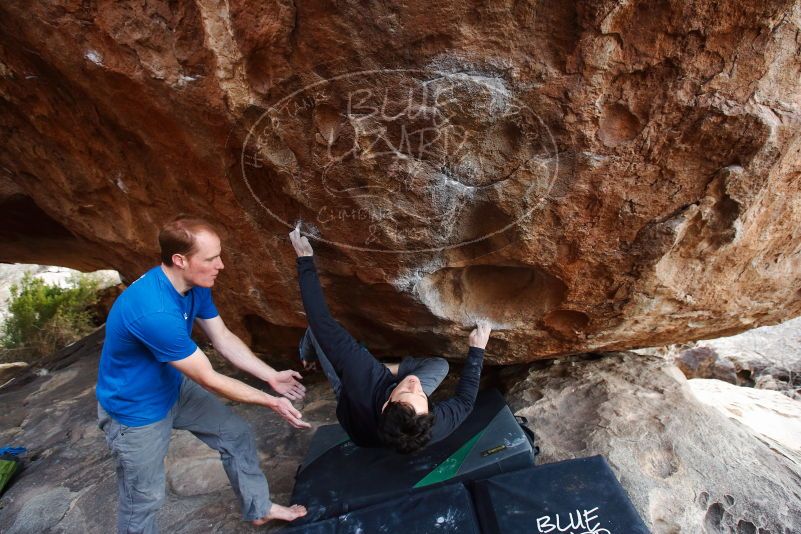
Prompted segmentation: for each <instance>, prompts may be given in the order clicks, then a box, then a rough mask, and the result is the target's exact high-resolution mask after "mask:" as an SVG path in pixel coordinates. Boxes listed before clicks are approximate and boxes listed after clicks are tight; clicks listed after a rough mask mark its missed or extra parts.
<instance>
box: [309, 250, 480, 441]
mask: <svg viewBox="0 0 801 534" xmlns="http://www.w3.org/2000/svg"><path fill="white" fill-rule="evenodd" d="M297 267H298V280H299V283H300V294H301V298H302V299H303V307H304V308H305V310H306V318H307V320H308V322H309V328H311V331H312V333H313V334H314V337H315V338H316V339H317V342H318V343H319V345H320V348H321V349H322V350H323V352H325V355H326V356H327V357H328V360H329V361H330V362H331V365H332V366H333V367H334V370H335V371H336V373H337V375H338V376H339V379H340V381H341V382H342V392H341V393H340V397H339V402H338V403H337V419H339V423H340V424H341V425H342V427H343V428H344V429H345V431H346V432H347V433H348V435H349V436H350V437H351V439H352V440H353V442H354V443H355V444H356V445H358V446H360V447H381V446H382V443H381V441H380V440H379V439H378V421H379V417H380V415H381V410H382V408H383V406H384V403H386V402H387V399H389V394H390V393H391V392H392V389H393V388H394V387H395V386H396V385H397V383H398V380H397V378H396V377H395V376H393V374H392V373H390V372H389V370H388V369H387V368H386V367H385V366H384V365H383V364H382V363H381V362H379V361H378V360H377V359H376V358H375V357H374V356H373V355H372V354H370V352H369V351H368V350H367V349H366V348H364V347H362V346H361V345H360V344H359V343H358V342H357V341H356V340H355V339H354V338H353V337H352V336H351V335H350V334H349V333H348V332H347V331H346V330H345V329H344V328H342V326H341V325H340V324H339V323H338V322H337V321H335V320H334V318H333V317H331V313H330V312H329V310H328V306H327V305H326V303H325V296H324V295H323V290H322V287H320V280H319V278H318V276H317V269H316V267H315V266H314V258H313V257H312V256H304V257H300V258H298V260H297ZM483 361H484V349H480V348H477V347H470V349H469V351H468V352H467V360H466V361H465V365H464V370H463V371H462V376H461V378H460V379H459V384H458V386H457V387H456V394H455V395H454V396H453V397H451V398H449V399H448V400H446V401H443V402H439V403H437V404H436V405H435V406H434V426H433V428H432V429H431V443H434V442H436V441H439V440H441V439H443V438H445V437H447V436H448V435H450V433H451V432H453V431H454V430H455V429H456V428H457V427H458V426H459V425H460V424H461V423H462V421H464V419H465V418H466V417H467V415H468V414H469V413H470V412H471V411H472V410H473V404H474V403H475V401H476V395H477V394H478V384H479V379H480V377H481V367H482V364H483Z"/></svg>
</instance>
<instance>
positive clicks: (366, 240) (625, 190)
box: [0, 0, 801, 363]
mask: <svg viewBox="0 0 801 534" xmlns="http://www.w3.org/2000/svg"><path fill="white" fill-rule="evenodd" d="M800 25H801V8H799V6H798V4H797V3H795V2H791V1H767V2H736V1H733V0H731V1H726V2H723V3H712V2H700V3H699V2H695V3H692V4H691V5H690V4H687V3H686V2H681V1H678V0H676V1H662V2H652V1H646V0H639V1H633V2H628V3H624V4H619V3H616V2H606V1H591V2H562V3H553V2H547V3H539V4H532V5H528V4H526V5H523V4H515V3H510V4H509V5H505V4H502V3H501V4H499V3H497V2H492V3H489V4H479V3H475V2H448V1H445V2H437V3H423V2H417V3H415V2H412V3H406V4H404V5H398V4H394V3H389V4H382V5H373V4H364V3H358V4H352V3H344V4H343V3H338V4H336V5H335V4H330V3H322V2H314V1H312V2H303V3H300V2H298V3H292V2H269V1H268V2H254V1H250V0H248V1H245V0H228V1H219V0H197V1H195V2H189V1H177V2H157V1H151V0H148V1H147V2H139V3H135V4H132V3H116V2H98V3H86V2H60V3H52V2H35V1H34V2H20V1H14V0H12V1H10V2H4V3H3V4H2V6H0V109H1V110H2V112H1V113H0V124H2V131H0V135H2V144H1V145H0V166H1V167H0V171H2V172H0V237H1V238H2V242H0V260H2V261H19V262H23V261H24V262H36V263H48V264H61V265H66V266H70V267H77V268H83V269H97V268H114V269H117V270H119V271H121V272H122V273H123V275H124V276H125V277H126V278H127V279H129V280H130V279H133V278H135V277H136V276H138V275H139V274H140V273H141V272H143V271H144V270H145V269H146V268H147V267H149V266H151V265H153V264H155V263H156V261H157V250H156V242H155V235H156V232H157V229H158V228H159V226H160V225H161V224H163V223H164V222H165V221H166V220H168V219H170V218H171V217H172V216H174V215H175V214H176V213H178V212H189V213H192V214H196V215H199V216H203V217H206V218H208V219H210V220H212V221H214V222H215V223H216V224H218V225H219V227H220V229H221V232H222V233H223V237H224V247H225V249H224V260H225V261H226V272H225V274H224V275H223V276H222V277H221V278H220V280H219V282H218V287H217V288H216V289H215V295H216V299H217V301H218V304H220V307H221V309H222V313H223V316H224V318H225V319H226V320H227V322H228V323H229V324H230V325H231V326H233V327H234V329H236V330H237V331H239V332H240V333H247V334H249V336H248V337H250V338H251V339H252V340H253V341H254V342H255V343H256V344H257V345H258V347H257V348H261V349H262V350H268V351H273V352H278V353H280V352H286V353H289V352H291V351H292V347H293V345H294V343H296V341H297V338H298V337H299V334H300V332H302V330H301V329H302V327H303V326H304V318H303V315H302V314H301V308H300V304H299V299H298V291H297V286H296V277H295V274H294V260H293V254H292V251H291V248H290V247H289V244H288V242H287V240H286V239H285V235H286V233H287V232H288V231H289V229H290V228H291V227H292V226H294V225H295V224H297V223H298V222H302V227H303V229H304V230H305V231H306V232H307V233H308V234H310V235H311V236H313V237H314V240H313V242H314V245H315V249H316V251H317V253H318V256H319V257H318V265H319V267H320V270H321V272H322V273H323V274H324V277H323V278H324V282H325V284H326V286H327V292H328V295H329V300H330V304H331V307H332V309H333V311H334V314H335V315H336V316H337V317H338V318H339V319H340V320H341V321H342V322H343V323H344V324H345V325H346V326H347V327H349V328H350V329H352V330H353V332H354V334H355V335H357V336H358V337H359V338H360V339H362V340H363V341H364V342H365V343H366V344H367V345H368V346H369V347H370V348H372V349H374V350H375V351H376V352H377V353H379V354H381V353H397V354H401V353H408V352H410V351H415V352H437V353H444V354H448V355H459V354H461V353H462V352H463V350H464V348H465V347H466V332H467V330H466V327H467V325H468V324H469V323H471V322H472V321H474V320H475V319H476V318H478V317H487V318H489V319H490V320H491V321H492V322H493V323H494V325H495V327H496V333H495V334H494V335H493V341H491V344H490V346H489V353H490V355H491V357H492V358H493V359H494V361H496V362H501V363H507V362H512V361H524V360H531V359H536V358H540V357H546V356H553V355H558V354H566V353H571V352H577V351H587V350H594V351H601V350H603V351H606V350H613V349H623V348H631V347H638V346H654V345H660V344H666V343H669V342H680V341H686V340H690V339H699V338H705V337H715V336H720V335H724V334H728V333H734V332H737V331H740V330H743V329H745V328H748V327H751V326H756V325H759V324H768V323H774V322H778V321H780V320H782V319H785V318H788V317H792V316H796V315H799V314H801V292H799V290H798V287H799V282H801V239H800V238H799V226H800V225H799V222H801V202H799V189H800V188H801V180H799V176H800V175H801V157H800V156H799V154H801V136H800V135H799V124H800V123H801V121H800V120H799V119H800V118H801V114H800V110H801V107H800V106H801V82H799V79H801V77H800V76H799V71H800V70H801V61H799V59H798V58H799V54H798V39H797V33H798V27H799V26H800Z"/></svg>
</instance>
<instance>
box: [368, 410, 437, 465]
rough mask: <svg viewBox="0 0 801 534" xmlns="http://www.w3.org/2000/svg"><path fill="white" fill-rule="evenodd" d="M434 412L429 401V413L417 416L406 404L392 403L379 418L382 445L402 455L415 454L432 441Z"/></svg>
mask: <svg viewBox="0 0 801 534" xmlns="http://www.w3.org/2000/svg"><path fill="white" fill-rule="evenodd" d="M433 426H434V410H433V405H432V404H431V400H430V399H429V401H428V413H425V414H419V415H418V414H417V412H415V411H414V408H412V407H411V406H410V405H409V404H407V403H405V402H390V403H389V404H387V407H386V408H384V411H383V412H381V415H380V416H379V418H378V438H379V439H380V440H381V443H383V444H384V445H386V446H387V447H389V448H390V449H394V450H395V451H396V452H399V453H401V454H408V453H410V452H415V451H418V450H420V449H422V448H423V447H425V446H426V445H427V444H428V442H429V441H431V428H432V427H433Z"/></svg>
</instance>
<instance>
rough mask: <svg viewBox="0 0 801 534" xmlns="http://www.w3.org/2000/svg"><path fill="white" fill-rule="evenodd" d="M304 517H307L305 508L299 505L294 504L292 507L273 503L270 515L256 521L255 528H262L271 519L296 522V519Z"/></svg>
mask: <svg viewBox="0 0 801 534" xmlns="http://www.w3.org/2000/svg"><path fill="white" fill-rule="evenodd" d="M304 515H306V507H305V506H301V505H299V504H293V505H292V506H281V505H280V504H275V503H273V505H272V506H271V507H270V513H269V514H267V515H265V516H264V517H262V518H261V519H256V520H255V521H253V526H254V527H260V526H262V525H263V524H265V523H266V522H267V521H270V520H271V519H278V520H281V521H294V520H295V519H297V518H299V517H303V516H304Z"/></svg>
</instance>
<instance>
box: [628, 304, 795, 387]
mask: <svg viewBox="0 0 801 534" xmlns="http://www.w3.org/2000/svg"><path fill="white" fill-rule="evenodd" d="M636 352H638V353H640V354H651V355H658V356H662V357H664V358H666V359H669V360H671V361H674V362H675V363H676V365H677V366H678V367H679V369H681V371H682V372H683V373H684V374H685V376H687V378H715V379H718V380H722V381H724V382H729V383H731V384H736V385H739V386H747V387H755V388H757V389H769V390H774V391H778V392H780V393H783V394H784V395H787V396H788V397H790V398H793V399H796V400H801V317H796V318H795V319H790V320H789V321H785V322H783V323H779V324H777V325H773V326H763V327H760V328H754V329H752V330H748V331H746V332H743V333H742V334H738V335H735V336H729V337H722V338H717V339H707V340H702V341H697V342H693V343H686V344H679V345H668V346H666V347H659V348H655V349H643V350H638V351H636Z"/></svg>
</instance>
